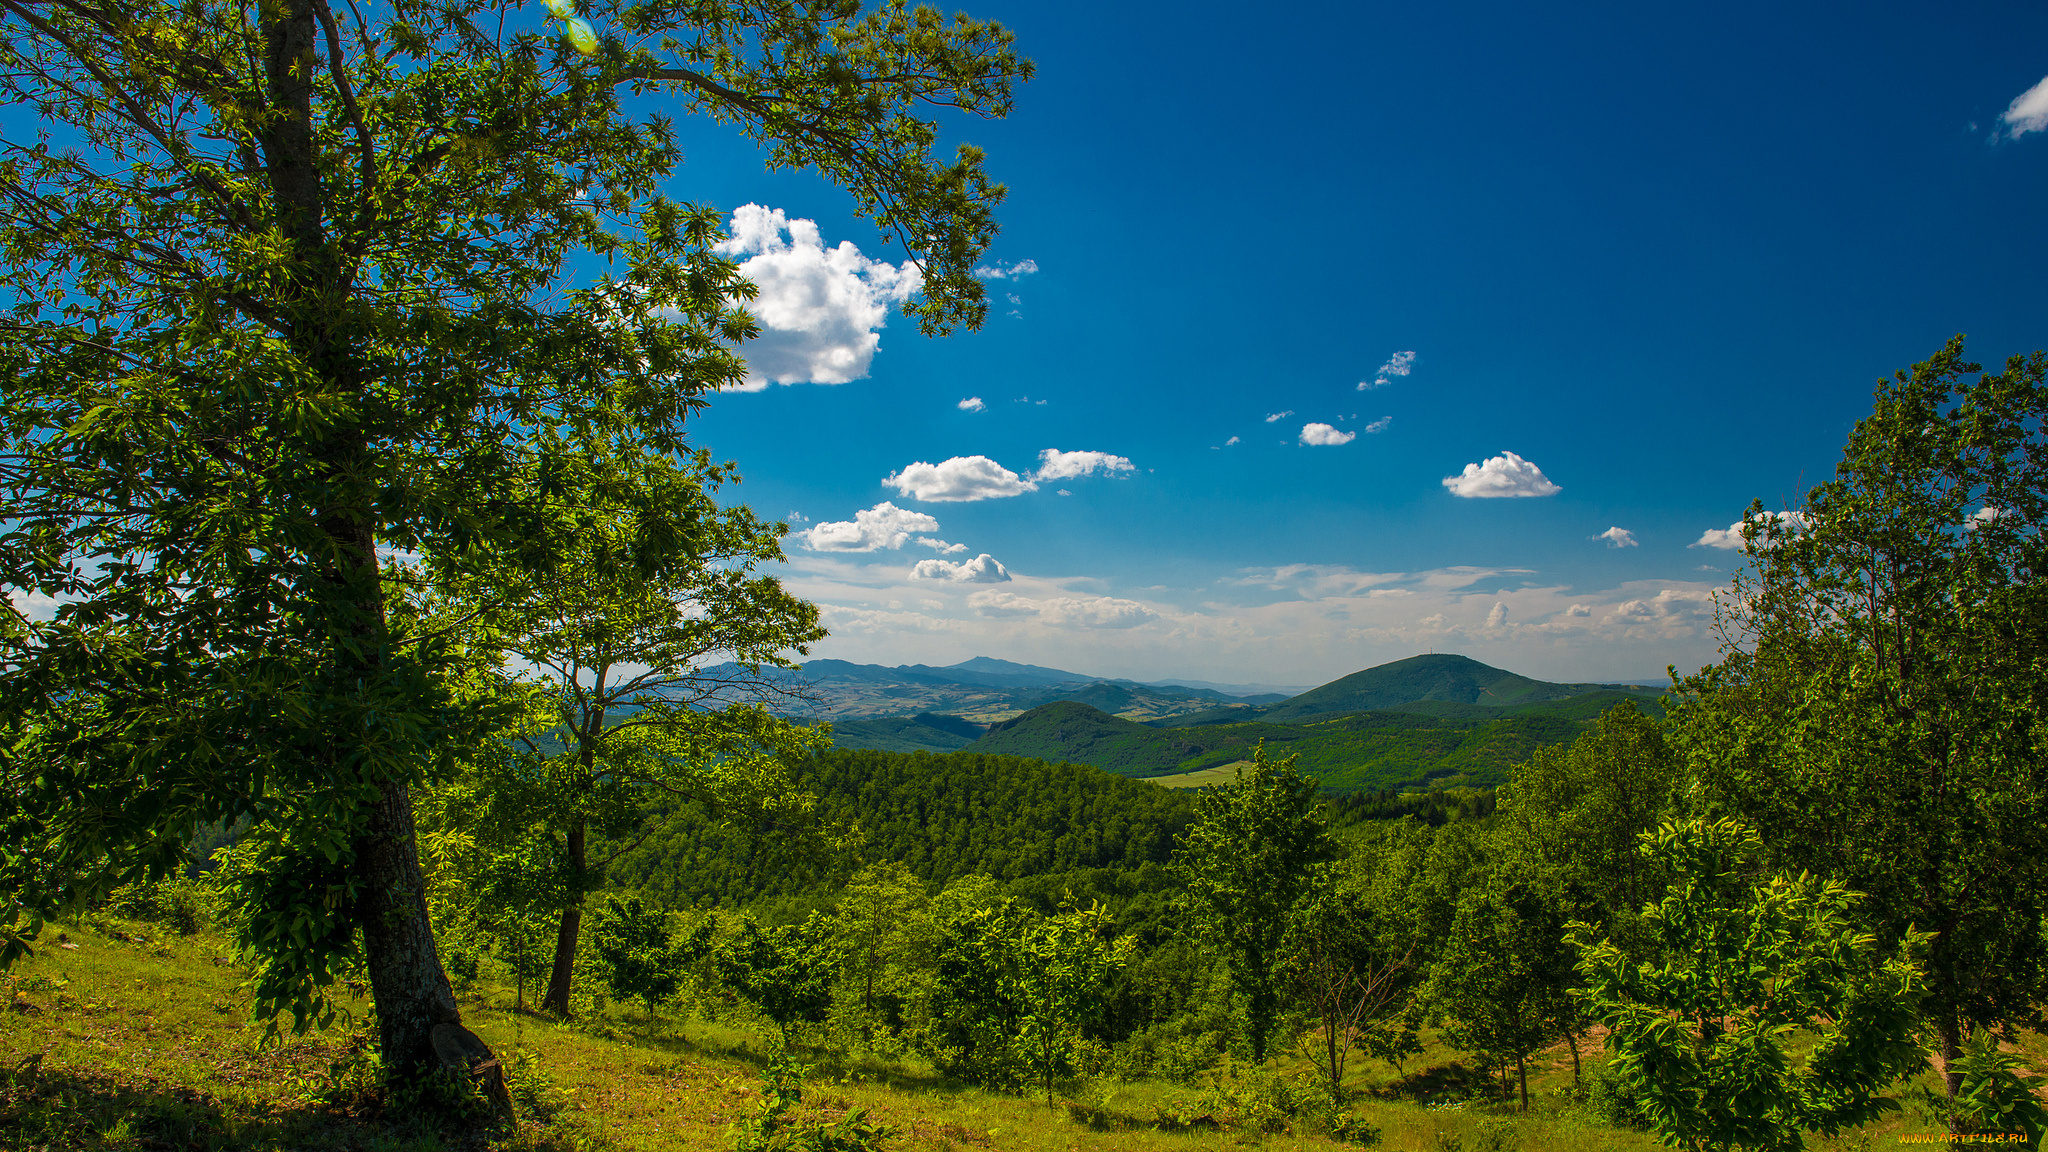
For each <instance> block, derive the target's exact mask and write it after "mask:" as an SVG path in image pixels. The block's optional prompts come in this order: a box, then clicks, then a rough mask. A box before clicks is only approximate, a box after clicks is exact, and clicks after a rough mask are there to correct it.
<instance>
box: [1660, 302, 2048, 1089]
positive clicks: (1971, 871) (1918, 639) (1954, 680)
mask: <svg viewBox="0 0 2048 1152" xmlns="http://www.w3.org/2000/svg"><path fill="white" fill-rule="evenodd" d="M1980 372H1981V370H1980V369H1979V368H1978V366H1976V365H1974V364H1970V363H1967V362H1966V361H1965V359H1964V356H1963V345H1962V339H1961V338H1960V337H1958V338H1956V339H1955V340H1952V341H1951V342H1950V343H1949V344H1948V346H1947V347H1945V348H1944V349H1942V350H1941V352H1940V353H1938V354H1937V355H1936V356H1934V357H1933V358H1932V359H1930V360H1928V361H1927V362H1925V363H1923V364H1916V365H1914V366H1913V368H1912V370H1911V371H1909V372H1900V373H1899V374H1898V375H1897V376H1896V377H1895V378H1893V379H1891V380H1888V381H1884V382H1883V383H1882V384H1881V385H1880V386H1879V388H1878V391H1877V396H1876V399H1875V404H1874V407H1873V410H1872V412H1871V414H1870V415H1869V416H1868V417H1866V418H1864V419H1863V420H1861V421H1859V422H1858V423H1857V425H1856V427H1855V429H1854V431H1853V432H1851V434H1850V437H1849V442H1848V445H1847V446H1846V447H1845V448H1844V450H1843V455H1842V462H1841V464H1840V465H1839V466H1838V467H1837V469H1836V475H1835V478H1834V479H1833V480H1830V481H1828V482H1827V483H1825V484H1821V485H1819V486H1817V487H1815V488H1814V489H1813V490H1812V491H1811V492H1810V493H1809V494H1808V495H1807V499H1806V502H1805V504H1804V505H1803V506H1802V507H1801V508H1800V509H1798V510H1797V511H1796V512H1794V513H1789V514H1784V515H1782V516H1778V517H1771V516H1766V514H1765V513H1764V512H1763V510H1762V508H1761V507H1757V508H1754V509H1753V510H1752V512H1751V514H1750V519H1749V521H1748V524H1749V527H1748V529H1747V532H1748V553H1749V556H1750V558H1751V560H1752V562H1753V567H1754V571H1753V572H1751V573H1748V574H1745V575H1744V576H1743V577H1742V578H1741V580H1740V582H1739V583H1738V584H1737V586H1736V589H1735V594H1734V595H1733V596H1731V597H1729V598H1728V599H1727V601H1726V602H1725V603H1726V607H1727V608H1728V610H1729V612H1730V618H1729V620H1728V621H1727V623H1728V624H1729V625H1730V626H1731V628H1732V629H1733V634H1732V635H1731V636H1730V642H1731V645H1732V646H1733V647H1734V649H1735V650H1733V651H1731V652H1730V654H1729V656H1728V658H1727V659H1726V660H1724V661H1723V663H1722V664H1721V665H1720V666H1719V667H1718V668H1716V669H1713V670H1711V672H1710V673H1709V674H1708V675H1705V676H1703V677H1700V678H1697V679H1695V680H1693V681H1689V682H1688V683H1687V685H1686V688H1687V690H1688V691H1689V693H1690V694H1691V699H1690V700H1689V701H1688V702H1686V703H1684V704H1683V705H1682V707H1680V708H1679V709H1678V711H1677V713H1676V716H1677V718H1678V720H1679V721H1680V723H1679V724H1678V725H1677V727H1676V729H1675V732H1676V737H1677V740H1678V743H1679V746H1680V748H1681V750H1682V751H1683V753H1684V756H1685V759H1686V763H1687V766H1688V769H1689V771H1690V773H1691V775H1692V777H1693V779H1694V780H1695V781H1697V785H1698V797H1699V801H1700V803H1701V804H1702V805H1703V806H1704V808H1703V810H1704V811H1706V812H1708V813H1709V814H1730V815H1733V816H1735V817H1738V818H1740V819H1742V820H1744V821H1745V822H1747V823H1749V824H1751V825H1753V826H1755V827H1758V828H1759V829H1761V830H1762V831H1763V832H1764V834H1765V839H1766V842H1767V843H1768V844H1769V845H1770V846H1771V852H1772V854H1773V857H1774V861H1775V862H1776V863H1777V864H1778V865H1779V866H1781V867H1783V868H1785V869H1787V870H1811V871H1813V872H1814V873H1816V874H1819V875H1823V876H1829V877H1835V878H1839V879H1841V880H1842V881H1844V882H1845V883H1847V884H1848V885H1850V886H1851V887H1853V888H1854V889H1855V890H1856V891H1858V892H1862V893H1864V894H1865V898H1864V900H1863V902H1862V904H1861V905H1860V908H1861V909H1862V914H1863V915H1865V916H1867V917H1869V918H1870V921H1871V924H1872V926H1873V927H1874V928H1875V929H1876V930H1877V932H1878V934H1879V938H1880V939H1881V940H1882V941H1883V942H1884V943H1885V945H1886V946H1887V947H1891V946H1894V945H1896V944H1898V943H1899V942H1900V941H1902V940H1904V939H1905V938H1906V934H1907V933H1908V931H1909V930H1910V929H1911V928H1912V927H1914V926H1917V927H1919V928H1921V929H1924V930H1928V931H1932V932H1933V933H1934V934H1935V936H1934V942H1933V945H1932V947H1931V950H1930V951H1929V953H1928V956H1927V962H1926V964H1927V984H1928V1002H1927V1008H1928V1012H1929V1014H1930V1019H1931V1021H1932V1023H1933V1030H1934V1032H1935V1034H1936V1036H1937V1038H1938V1042H1939V1045H1940V1051H1941V1056H1942V1059H1943V1060H1944V1062H1945V1063H1946V1064H1947V1065H1948V1088H1949V1094H1950V1095H1951V1096H1953V1095H1954V1094H1955V1092H1956V1090H1957V1088H1958V1087H1959V1086H1960V1083H1961V1071H1960V1068H1959V1067H1958V1066H1957V1061H1958V1060H1959V1059H1960V1054H1961V1047H1960V1045H1961V1041H1962V1037H1963V1036H1964V1034H1965V1033H1966V1032H1968V1031H1971V1030H1975V1029H1980V1028H1992V1027H1998V1026H2001V1025H2003V1024H2005V1023H2007V1022H2015V1021H2024V1020H2029V1019H2032V1018H2034V1013H2035V1005H2036V1004H2038V1003H2040V1002H2041V999H2042V997H2043V993H2044V990H2048V949H2044V942H2043V937H2042V934H2041V931H2040V924H2041V922H2042V915H2043V912H2044V911H2048V757H2044V756H2043V755H2042V743H2041V739H2042V738H2041V733H2042V731H2043V730H2044V729H2043V727H2042V725H2043V722H2044V720H2048V676H2044V675H2043V674H2042V670H2043V668H2044V667H2048V584H2043V582H2042V575H2043V573H2044V572H2048V536H2044V533H2043V529H2044V527H2048V355H2044V354H2041V353H2036V354H2034V355H2033V356H2031V357H2014V358H2013V359H2011V360H2009V361H2008V362H2007V364H2006V366H2005V369H2004V370H2003V371H2001V372H1991V373H1982V374H1979V375H1975V376H1974V378H1972V376H1973V374H1978V373H1980Z"/></svg>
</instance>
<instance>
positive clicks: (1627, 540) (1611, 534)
mask: <svg viewBox="0 0 2048 1152" xmlns="http://www.w3.org/2000/svg"><path fill="white" fill-rule="evenodd" d="M1593 539H1595V540H1605V541H1607V546H1608V547H1609V548H1634V547H1636V534H1635V533H1633V532H1631V531H1629V530H1628V529H1626V528H1609V529H1608V530H1607V531H1605V532H1602V533H1600V534H1599V535H1598V536H1595V537H1593Z"/></svg>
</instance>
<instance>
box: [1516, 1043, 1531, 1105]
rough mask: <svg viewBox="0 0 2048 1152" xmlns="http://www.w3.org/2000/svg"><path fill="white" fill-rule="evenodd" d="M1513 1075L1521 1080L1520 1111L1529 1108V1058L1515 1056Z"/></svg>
mask: <svg viewBox="0 0 2048 1152" xmlns="http://www.w3.org/2000/svg"><path fill="white" fill-rule="evenodd" d="M1515 1075H1516V1077H1517V1078H1518V1079H1520V1080H1521V1082H1522V1111H1524V1112H1527V1111H1528V1110H1529V1058H1528V1057H1526V1056H1517V1057H1515Z"/></svg>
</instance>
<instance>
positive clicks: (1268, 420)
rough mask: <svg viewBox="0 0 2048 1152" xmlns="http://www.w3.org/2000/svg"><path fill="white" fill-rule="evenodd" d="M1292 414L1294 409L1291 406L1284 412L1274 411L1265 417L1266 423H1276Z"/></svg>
mask: <svg viewBox="0 0 2048 1152" xmlns="http://www.w3.org/2000/svg"><path fill="white" fill-rule="evenodd" d="M1292 415H1294V409H1292V408H1289V409H1288V410H1287V411H1285V412H1275V413H1273V414H1272V415H1271V416H1268V417H1266V423H1268V424H1278V423H1279V422H1280V421H1282V420H1285V419H1287V418H1288V417H1289V416H1292Z"/></svg>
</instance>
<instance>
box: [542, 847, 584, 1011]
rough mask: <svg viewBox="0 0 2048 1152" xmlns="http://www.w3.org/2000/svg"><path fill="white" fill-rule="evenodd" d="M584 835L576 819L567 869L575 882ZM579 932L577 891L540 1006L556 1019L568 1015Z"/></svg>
mask: <svg viewBox="0 0 2048 1152" xmlns="http://www.w3.org/2000/svg"><path fill="white" fill-rule="evenodd" d="M585 831H586V830H585V826H584V822H583V821H582V820H580V819H579V820H577V821H576V823H575V824H574V825H573V826H571V827H570V829H569V866H570V867H571V868H573V869H575V872H576V877H577V879H578V881H579V882H580V881H581V879H582V877H583V868H584V865H585V864H586V863H587V857H586V853H587V851H588V849H587V847H586V845H585ZM582 931H583V893H582V891H581V890H578V891H577V893H576V899H575V901H574V902H573V903H571V904H570V905H569V906H568V907H567V908H564V909H562V926H561V928H560V929H559V930H558V931H556V933H555V966H554V970H553V971H551V972H549V973H548V994H547V996H546V997H545V998H543V999H542V1000H541V1002H540V1006H541V1008H542V1010H544V1011H548V1012H553V1013H555V1014H556V1015H558V1016H567V1015H568V1014H569V981H570V980H571V979H572V978H573V976H574V975H575V972H576V938H577V936H578V935H579V934H581V933H582Z"/></svg>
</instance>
